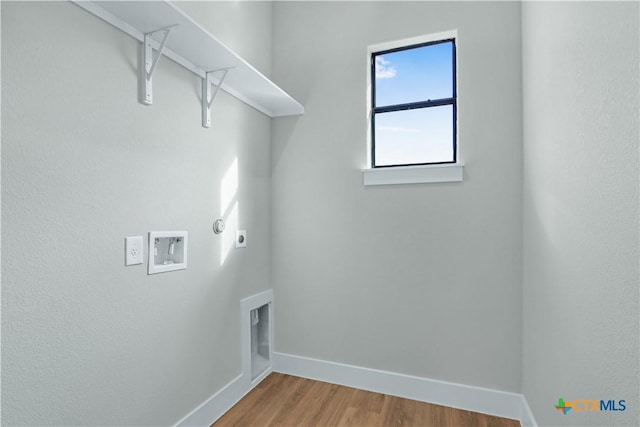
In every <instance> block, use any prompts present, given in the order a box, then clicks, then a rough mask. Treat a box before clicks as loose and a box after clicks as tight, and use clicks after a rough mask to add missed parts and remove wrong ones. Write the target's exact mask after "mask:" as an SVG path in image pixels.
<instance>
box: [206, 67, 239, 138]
mask: <svg viewBox="0 0 640 427" xmlns="http://www.w3.org/2000/svg"><path fill="white" fill-rule="evenodd" d="M232 68H235V67H227V68H220V69H217V70H213V71H207V72H206V73H205V76H204V77H203V78H202V127H205V128H209V127H211V106H212V105H213V100H214V99H216V95H217V94H218V91H219V90H220V86H222V83H223V82H224V79H225V77H227V73H228V72H229V70H230V69H232ZM214 73H222V75H221V76H220V78H219V79H218V84H217V85H215V84H214V83H213V78H214V77H213V74H214ZM212 86H215V89H212Z"/></svg>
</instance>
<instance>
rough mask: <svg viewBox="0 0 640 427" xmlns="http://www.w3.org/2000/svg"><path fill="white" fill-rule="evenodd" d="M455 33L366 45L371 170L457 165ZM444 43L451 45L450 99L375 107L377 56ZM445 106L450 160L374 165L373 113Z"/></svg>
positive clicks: (369, 163)
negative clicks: (448, 113)
mask: <svg viewBox="0 0 640 427" xmlns="http://www.w3.org/2000/svg"><path fill="white" fill-rule="evenodd" d="M456 41H457V32H456V31H448V32H445V33H438V34H432V35H428V36H422V37H414V38H412V39H405V40H400V41H396V42H390V43H384V44H380V45H375V46H369V49H368V56H369V58H368V59H369V86H370V93H369V98H368V105H367V107H368V109H369V112H368V115H369V127H370V129H369V132H368V134H369V135H368V136H369V144H368V145H369V149H368V157H369V159H368V162H367V163H368V166H369V167H370V168H371V169H382V168H397V167H413V166H434V165H457V164H459V160H458V81H457V58H458V55H457V45H456ZM443 43H451V45H452V55H451V62H452V64H451V65H452V68H451V71H452V86H453V87H452V96H451V97H449V98H438V99H434V100H432V99H427V100H422V101H414V102H408V103H403V104H395V105H385V106H381V107H377V106H375V101H376V84H375V82H376V57H377V56H381V55H385V54H389V53H395V52H401V51H405V50H411V49H419V48H423V47H426V46H433V45H437V44H443ZM444 105H451V106H452V114H453V118H452V144H453V146H452V151H453V160H450V161H443V162H422V163H402V164H392V165H376V164H375V158H376V154H375V147H376V145H375V140H376V135H375V117H376V114H383V113H389V112H395V111H409V110H417V109H426V108H431V107H439V106H444Z"/></svg>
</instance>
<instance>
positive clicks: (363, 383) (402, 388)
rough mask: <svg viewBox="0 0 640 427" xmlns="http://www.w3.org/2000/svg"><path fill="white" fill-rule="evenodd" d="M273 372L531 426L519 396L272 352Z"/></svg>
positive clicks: (527, 407)
mask: <svg viewBox="0 0 640 427" xmlns="http://www.w3.org/2000/svg"><path fill="white" fill-rule="evenodd" d="M272 364H273V370H274V372H281V373H283V374H289V375H295V376H298V377H304V378H310V379H314V380H318V381H324V382H328V383H332V384H339V385H344V386H347V387H353V388H359V389H363V390H368V391H374V392H377V393H384V394H389V395H392V396H398V397H404V398H407V399H413V400H419V401H422V402H428V403H433V404H437V405H443V406H448V407H452V408H458V409H464V410H467V411H473V412H480V413H483V414H488V415H495V416H499V417H504V418H511V419H516V420H520V422H521V424H523V425H525V426H535V425H536V424H535V420H534V419H533V415H531V410H530V409H529V406H528V405H527V404H526V401H525V399H524V397H523V396H522V395H521V394H517V393H509V392H504V391H499V390H491V389H488V388H481V387H473V386H467V385H463V384H456V383H450V382H446V381H439V380H432V379H428V378H420V377H415V376H411V375H404V374H396V373H393V372H387V371H379V370H377V369H369V368H362V367H359V366H352V365H345V364H342V363H334V362H327V361H324V360H318V359H311V358H307V357H300V356H293V355H290V354H284V353H276V352H274V353H273V361H272ZM525 423H526V424H525Z"/></svg>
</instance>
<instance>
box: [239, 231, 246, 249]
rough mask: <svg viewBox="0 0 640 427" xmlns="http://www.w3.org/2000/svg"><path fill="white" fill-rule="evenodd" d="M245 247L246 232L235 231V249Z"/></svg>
mask: <svg viewBox="0 0 640 427" xmlns="http://www.w3.org/2000/svg"><path fill="white" fill-rule="evenodd" d="M246 247H247V230H236V248H246Z"/></svg>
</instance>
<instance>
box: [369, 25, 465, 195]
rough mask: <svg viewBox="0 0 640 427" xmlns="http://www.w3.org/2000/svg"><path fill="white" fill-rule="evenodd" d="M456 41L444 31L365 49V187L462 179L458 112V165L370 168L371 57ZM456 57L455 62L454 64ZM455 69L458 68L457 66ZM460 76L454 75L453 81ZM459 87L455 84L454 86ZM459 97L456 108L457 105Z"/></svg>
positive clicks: (454, 31)
mask: <svg viewBox="0 0 640 427" xmlns="http://www.w3.org/2000/svg"><path fill="white" fill-rule="evenodd" d="M451 38H454V39H456V46H457V47H459V41H458V31H457V30H451V31H443V32H440V33H435V34H428V35H424V36H418V37H411V38H407V39H402V40H396V41H392V42H385V43H378V44H374V45H370V46H367V61H366V64H367V68H366V70H367V73H366V75H367V114H366V116H367V163H366V164H367V166H368V167H367V168H365V169H362V183H363V184H364V185H366V186H368V185H395V184H424V183H432V182H460V181H462V180H463V178H464V176H463V175H464V174H463V171H464V163H463V162H461V160H460V135H459V129H460V117H459V114H460V110H459V109H458V118H457V120H458V126H456V132H458V133H457V134H456V141H457V144H456V150H458V151H457V153H456V158H457V159H458V162H457V163H444V164H433V165H415V166H394V167H378V168H371V167H370V166H371V102H372V100H371V84H372V82H371V73H370V72H369V70H370V69H371V54H372V53H374V52H380V51H383V50H389V49H394V48H396V47H402V46H411V45H415V44H420V43H428V42H432V41H438V40H446V39H451ZM457 60H458V59H457V56H456V62H457ZM456 68H458V67H457V66H456ZM458 75H459V73H456V79H457V77H458ZM456 85H458V82H456ZM459 98H460V96H459V94H458V105H459Z"/></svg>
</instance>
